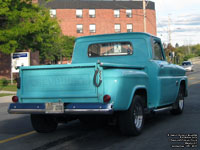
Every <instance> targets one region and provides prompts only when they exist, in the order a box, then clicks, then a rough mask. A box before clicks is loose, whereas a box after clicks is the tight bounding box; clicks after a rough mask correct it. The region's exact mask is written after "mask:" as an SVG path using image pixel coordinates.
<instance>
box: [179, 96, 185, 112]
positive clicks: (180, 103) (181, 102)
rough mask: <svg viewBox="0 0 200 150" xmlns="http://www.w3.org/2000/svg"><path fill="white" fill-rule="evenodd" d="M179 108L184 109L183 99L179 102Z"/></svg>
mask: <svg viewBox="0 0 200 150" xmlns="http://www.w3.org/2000/svg"><path fill="white" fill-rule="evenodd" d="M178 104H179V108H180V109H181V110H182V109H183V105H184V104H183V99H181V100H179V103H178Z"/></svg>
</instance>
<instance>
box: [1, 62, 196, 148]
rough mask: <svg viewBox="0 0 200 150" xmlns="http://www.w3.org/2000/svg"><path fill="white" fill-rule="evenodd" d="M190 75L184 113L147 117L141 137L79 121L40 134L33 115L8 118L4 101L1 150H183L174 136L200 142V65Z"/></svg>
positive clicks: (6, 104)
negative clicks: (32, 121) (176, 145)
mask: <svg viewBox="0 0 200 150" xmlns="http://www.w3.org/2000/svg"><path fill="white" fill-rule="evenodd" d="M187 75H188V79H189V85H188V87H189V96H188V97H187V98H186V99H185V110H184V113H183V114H182V115H179V116H173V115H171V114H170V113H169V112H168V111H167V112H162V113H158V114H156V115H154V116H149V117H147V119H146V122H145V126H144V131H143V133H142V135H140V136H137V137H125V136H122V135H121V134H120V132H119V130H118V129H117V127H115V126H111V125H110V126H104V127H101V128H99V127H91V126H84V125H82V124H81V123H80V122H79V121H78V120H77V121H73V122H71V123H68V124H61V125H60V126H59V127H58V129H57V130H56V131H55V132H53V133H48V134H39V133H36V132H35V131H34V130H33V128H32V126H31V123H30V118H29V115H11V114H8V113H7V108H8V105H9V102H10V101H5V100H4V101H2V102H0V150H13V149H15V150H22V149H24V150H31V149H33V150H47V149H48V150H51V149H52V150H53V149H56V150H57V149H58V150H63V149H64V150H79V149H89V150H97V149H104V150H115V149H119V150H122V149H123V150H126V149H127V150H133V149H134V150H179V149H180V150H182V149H183V148H172V147H171V146H172V145H173V144H174V143H173V142H172V140H171V139H172V137H171V136H170V135H177V136H178V135H184V136H188V135H189V136H192V135H195V137H196V139H198V140H200V137H199V136H200V64H196V65H195V67H194V72H190V73H187ZM8 98H9V97H8ZM0 101H1V99H0ZM184 149H186V150H190V149H192V150H198V149H200V142H198V144H197V145H196V147H195V148H191V147H190V148H184Z"/></svg>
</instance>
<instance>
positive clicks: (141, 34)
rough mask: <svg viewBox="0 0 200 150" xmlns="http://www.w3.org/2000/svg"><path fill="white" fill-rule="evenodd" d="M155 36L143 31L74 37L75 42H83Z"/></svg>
mask: <svg viewBox="0 0 200 150" xmlns="http://www.w3.org/2000/svg"><path fill="white" fill-rule="evenodd" d="M133 36H135V37H138V38H139V37H143V38H144V37H155V38H158V37H156V36H154V35H151V34H149V33H144V32H128V33H112V34H98V35H90V36H82V37H78V38H76V42H83V41H95V40H97V39H99V38H100V39H103V40H105V39H112V38H115V39H123V38H130V37H133Z"/></svg>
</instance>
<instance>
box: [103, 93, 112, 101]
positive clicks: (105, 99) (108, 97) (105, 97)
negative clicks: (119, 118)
mask: <svg viewBox="0 0 200 150" xmlns="http://www.w3.org/2000/svg"><path fill="white" fill-rule="evenodd" d="M110 100H111V97H110V95H104V97H103V101H104V102H105V103H108V102H109V101H110Z"/></svg>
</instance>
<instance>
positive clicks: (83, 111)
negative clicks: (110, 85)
mask: <svg viewBox="0 0 200 150" xmlns="http://www.w3.org/2000/svg"><path fill="white" fill-rule="evenodd" d="M8 113H10V114H63V113H46V110H45V109H8ZM112 113H113V109H112V108H107V109H65V110H64V114H112Z"/></svg>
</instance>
